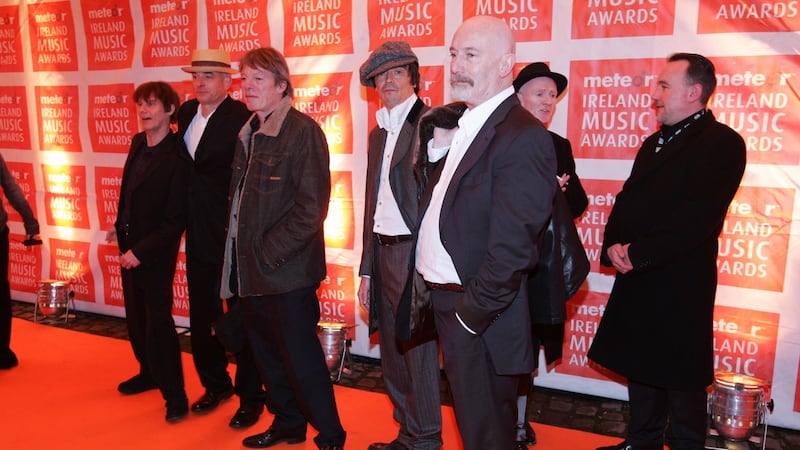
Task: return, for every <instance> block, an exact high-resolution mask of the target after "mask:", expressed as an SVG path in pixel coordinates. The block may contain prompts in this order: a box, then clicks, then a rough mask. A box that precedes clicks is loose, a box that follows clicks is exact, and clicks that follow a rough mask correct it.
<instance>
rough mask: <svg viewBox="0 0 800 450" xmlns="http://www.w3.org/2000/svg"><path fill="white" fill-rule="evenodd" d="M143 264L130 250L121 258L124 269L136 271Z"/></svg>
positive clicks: (120, 262) (120, 261)
mask: <svg viewBox="0 0 800 450" xmlns="http://www.w3.org/2000/svg"><path fill="white" fill-rule="evenodd" d="M141 263H142V262H141V261H139V258H137V257H136V255H134V254H133V252H132V251H131V250H128V251H127V252H125V253H123V254H122V255H120V256H119V265H120V266H122V268H123V269H128V270H130V269H135V268H137V267H139V265H140V264H141Z"/></svg>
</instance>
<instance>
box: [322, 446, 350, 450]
mask: <svg viewBox="0 0 800 450" xmlns="http://www.w3.org/2000/svg"><path fill="white" fill-rule="evenodd" d="M319 450H344V445H324V446H322V447H320V448H319Z"/></svg>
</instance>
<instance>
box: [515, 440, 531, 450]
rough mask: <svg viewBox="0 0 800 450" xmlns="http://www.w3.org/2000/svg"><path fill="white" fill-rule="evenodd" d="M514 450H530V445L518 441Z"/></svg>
mask: <svg viewBox="0 0 800 450" xmlns="http://www.w3.org/2000/svg"><path fill="white" fill-rule="evenodd" d="M514 450H528V444H526V443H525V441H517V443H516V445H514Z"/></svg>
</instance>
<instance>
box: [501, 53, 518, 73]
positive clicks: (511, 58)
mask: <svg viewBox="0 0 800 450" xmlns="http://www.w3.org/2000/svg"><path fill="white" fill-rule="evenodd" d="M516 61H517V57H516V55H514V54H513V53H506V54H505V55H503V56H501V57H500V76H501V77H506V76H510V75H511V71H512V70H514V63H515V62H516Z"/></svg>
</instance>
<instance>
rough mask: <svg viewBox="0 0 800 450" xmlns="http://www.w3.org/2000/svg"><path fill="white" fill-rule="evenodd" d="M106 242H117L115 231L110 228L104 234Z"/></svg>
mask: <svg viewBox="0 0 800 450" xmlns="http://www.w3.org/2000/svg"><path fill="white" fill-rule="evenodd" d="M106 242H108V243H109V244H111V243H114V242H117V230H116V229H115V228H112V229H110V230H108V231H107V232H106Z"/></svg>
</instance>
